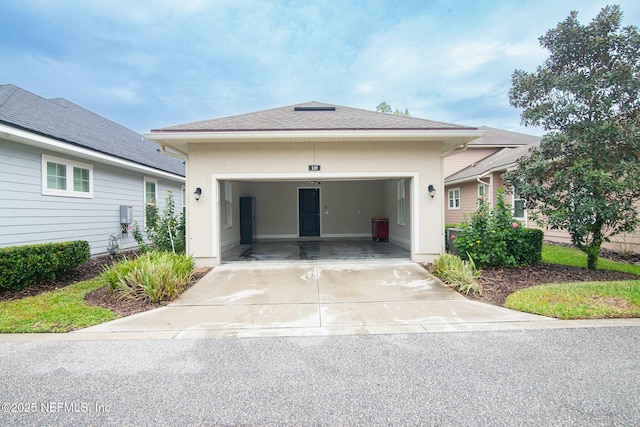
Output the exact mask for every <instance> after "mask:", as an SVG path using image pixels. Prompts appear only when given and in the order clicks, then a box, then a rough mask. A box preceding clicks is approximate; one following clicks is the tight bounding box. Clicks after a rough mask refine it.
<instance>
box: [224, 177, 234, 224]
mask: <svg viewBox="0 0 640 427" xmlns="http://www.w3.org/2000/svg"><path fill="white" fill-rule="evenodd" d="M232 190H233V187H232V184H231V182H229V181H225V182H224V206H225V215H226V219H225V225H224V226H225V227H227V228H230V227H232V226H233V194H232Z"/></svg>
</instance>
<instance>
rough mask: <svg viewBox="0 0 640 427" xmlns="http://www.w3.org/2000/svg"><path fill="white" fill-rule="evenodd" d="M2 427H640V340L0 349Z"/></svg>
mask: <svg viewBox="0 0 640 427" xmlns="http://www.w3.org/2000/svg"><path fill="white" fill-rule="evenodd" d="M0 401H1V402H2V412H1V413H0V425H30V426H31V425H100V426H107V425H141V426H144V425H149V426H151V425H153V426H162V425H167V426H173V425H220V424H223V425H367V426H369V425H438V426H442V425H450V426H472V425H483V426H484V425H491V426H495V425H518V426H545V425H549V426H550V425H553V426H562V425H569V426H573V425H575V426H589V425H594V426H602V425H607V426H610V425H611V426H616V425H618V426H632V425H640V329H639V328H633V327H630V328H594V329H562V330H533V331H531V330H529V331H508V332H469V333H467V332H465V333H459V332H456V333H426V334H412V335H376V336H330V337H296V338H245V339H240V338H224V339H202V340H161V341H82V342H78V341H74V342H16V343H12V342H1V343H0Z"/></svg>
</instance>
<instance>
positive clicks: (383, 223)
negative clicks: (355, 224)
mask: <svg viewBox="0 0 640 427" xmlns="http://www.w3.org/2000/svg"><path fill="white" fill-rule="evenodd" d="M371 237H373V240H375V241H376V242H379V241H381V240H382V241H384V242H388V241H389V218H371Z"/></svg>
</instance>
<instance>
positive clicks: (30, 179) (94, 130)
mask: <svg viewBox="0 0 640 427" xmlns="http://www.w3.org/2000/svg"><path fill="white" fill-rule="evenodd" d="M184 171H185V166H184V161H183V160H181V159H178V158H175V157H170V156H168V155H166V154H163V153H161V152H160V150H159V148H158V146H157V145H155V144H154V143H152V142H150V141H148V140H146V139H144V138H143V137H142V136H141V135H140V134H137V133H136V132H133V131H132V130H129V129H127V128H125V127H123V126H121V125H119V124H117V123H114V122H112V121H110V120H108V119H106V118H104V117H101V116H99V115H97V114H95V113H93V112H91V111H89V110H86V109H84V108H82V107H80V106H78V105H76V104H73V103H72V102H69V101H67V100H66V99H63V98H56V99H45V98H42V97H40V96H38V95H35V94H33V93H31V92H28V91H26V90H24V89H21V88H19V87H16V86H13V85H0V247H4V246H15V245H23V244H31V243H43V242H60V241H69V240H87V241H88V242H89V244H90V246H91V253H92V255H98V254H104V253H106V252H107V244H108V240H109V235H110V234H115V235H116V237H117V238H118V242H119V245H120V248H122V249H126V248H131V247H135V245H136V243H135V241H134V239H133V237H132V236H131V226H132V224H128V225H125V226H123V225H122V223H121V219H120V213H121V209H120V206H131V214H132V221H131V222H138V223H139V224H142V223H143V221H144V209H145V206H147V205H149V204H157V205H158V206H159V207H162V206H163V204H164V200H165V198H166V196H167V195H168V194H169V193H168V190H171V191H172V194H173V198H174V202H175V205H176V207H177V208H178V209H179V208H180V207H181V206H183V205H184V203H183V197H184ZM125 209H126V208H125ZM123 231H124V232H123Z"/></svg>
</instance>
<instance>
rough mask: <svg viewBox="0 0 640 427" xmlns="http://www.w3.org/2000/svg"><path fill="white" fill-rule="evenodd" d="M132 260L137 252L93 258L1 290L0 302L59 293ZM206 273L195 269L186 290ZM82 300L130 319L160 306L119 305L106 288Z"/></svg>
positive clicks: (136, 303) (121, 303) (129, 302)
mask: <svg viewBox="0 0 640 427" xmlns="http://www.w3.org/2000/svg"><path fill="white" fill-rule="evenodd" d="M135 256H137V251H128V252H123V253H121V254H118V255H116V256H111V255H104V256H100V257H96V258H93V259H92V260H91V261H89V262H87V263H85V264H83V265H82V266H80V267H78V268H74V269H71V270H69V271H68V272H67V273H65V274H64V275H62V276H60V277H59V278H57V279H56V280H46V281H44V282H41V283H38V284H36V285H32V286H29V287H27V288H25V289H20V290H11V289H0V301H5V300H16V299H21V298H25V297H30V296H34V295H38V294H41V293H43V292H48V291H53V290H56V289H60V288H63V287H65V286H68V285H72V284H74V283H77V282H82V281H84V280H89V279H93V278H94V277H96V276H98V275H99V274H100V273H102V272H103V271H104V270H105V269H106V268H108V267H109V266H111V265H112V264H114V263H116V262H118V261H121V260H123V259H124V258H125V257H127V258H132V257H135ZM209 271H211V268H198V269H196V270H195V272H194V274H193V276H192V278H191V280H190V281H189V284H188V285H187V287H186V288H187V289H188V288H190V287H191V286H193V285H194V284H195V283H196V282H197V281H198V280H200V279H201V278H202V277H203V276H204V275H205V274H207V273H208V272H209ZM85 300H86V301H87V303H88V304H89V305H93V306H99V307H104V308H107V309H109V310H112V311H113V312H115V313H117V314H118V315H120V316H130V315H132V314H135V313H140V312H143V311H147V310H151V309H153V308H158V307H161V306H162V304H155V303H150V302H146V301H118V300H117V299H116V298H114V296H113V294H111V293H110V292H109V291H108V290H107V289H105V288H100V289H96V290H95V291H93V292H90V293H88V294H87V295H86V296H85Z"/></svg>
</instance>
